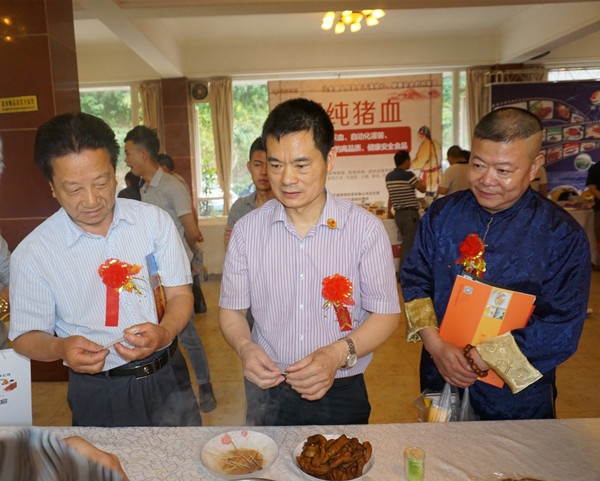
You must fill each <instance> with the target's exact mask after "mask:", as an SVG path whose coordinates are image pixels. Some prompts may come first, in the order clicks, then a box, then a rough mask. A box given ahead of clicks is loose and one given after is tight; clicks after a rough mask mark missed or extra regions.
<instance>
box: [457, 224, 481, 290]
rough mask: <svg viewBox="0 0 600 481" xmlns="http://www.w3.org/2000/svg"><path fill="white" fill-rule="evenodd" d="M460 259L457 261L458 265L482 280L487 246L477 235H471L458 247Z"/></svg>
mask: <svg viewBox="0 0 600 481" xmlns="http://www.w3.org/2000/svg"><path fill="white" fill-rule="evenodd" d="M458 250H459V252H460V257H459V258H458V259H457V260H456V263H457V264H462V265H463V266H464V267H465V272H466V273H467V274H471V273H472V274H473V275H474V276H475V277H479V278H480V279H481V278H482V277H483V273H484V272H485V261H484V260H483V254H484V253H485V244H484V243H483V241H482V240H481V238H480V237H479V236H478V235H477V234H469V235H468V236H467V237H466V238H465V240H464V241H462V242H461V243H460V245H459V246H458Z"/></svg>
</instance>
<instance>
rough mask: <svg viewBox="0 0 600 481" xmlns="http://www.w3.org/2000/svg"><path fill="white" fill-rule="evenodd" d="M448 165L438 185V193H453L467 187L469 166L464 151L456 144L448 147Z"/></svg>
mask: <svg viewBox="0 0 600 481" xmlns="http://www.w3.org/2000/svg"><path fill="white" fill-rule="evenodd" d="M446 156H447V158H448V162H449V163H450V167H448V168H447V169H446V172H444V175H442V180H441V181H440V186H439V187H438V194H439V195H447V194H453V193H454V192H458V191H459V190H466V189H468V188H469V181H468V180H467V170H468V167H469V159H468V157H466V155H465V151H464V150H462V149H461V148H460V147H459V146H458V145H453V146H452V147H450V148H449V149H448V152H447V154H446Z"/></svg>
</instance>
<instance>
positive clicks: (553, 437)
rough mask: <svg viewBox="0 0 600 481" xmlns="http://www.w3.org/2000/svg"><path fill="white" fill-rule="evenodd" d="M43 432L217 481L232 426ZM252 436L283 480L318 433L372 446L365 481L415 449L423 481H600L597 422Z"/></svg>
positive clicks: (142, 468) (159, 480)
mask: <svg viewBox="0 0 600 481" xmlns="http://www.w3.org/2000/svg"><path fill="white" fill-rule="evenodd" d="M16 429H19V428H13V427H8V428H0V435H2V436H5V435H7V434H9V433H10V432H11V431H14V430H16ZM42 429H49V430H51V431H52V432H54V433H56V434H57V435H59V436H61V437H62V436H68V435H75V434H76V435H79V436H82V437H83V438H85V439H87V440H88V441H90V442H91V443H93V444H95V445H96V446H97V447H98V448H100V449H103V450H105V451H109V452H112V453H115V454H117V455H118V456H119V458H120V459H121V463H122V465H123V467H124V469H125V471H126V472H127V474H128V476H129V477H130V480H131V481H164V480H169V481H176V480H181V481H192V480H200V479H203V480H211V479H216V478H214V477H213V476H211V475H210V474H209V473H208V471H207V470H206V469H205V468H204V466H203V464H202V461H201V459H200V452H201V450H202V446H203V445H204V443H206V442H207V441H208V440H209V439H211V438H212V437H213V436H216V435H218V434H221V433H225V432H227V430H228V428H227V427H202V428H82V427H79V428H77V427H60V428H57V427H48V428H42ZM230 429H231V430H237V429H240V428H235V427H234V428H230ZM254 429H255V430H257V431H261V432H264V433H266V434H268V435H269V436H271V437H272V438H273V439H274V440H275V442H276V443H277V444H278V446H279V455H278V457H277V459H276V461H275V463H274V464H273V465H272V466H271V467H270V468H269V469H268V470H267V471H266V472H265V473H264V474H263V475H262V477H263V478H269V479H272V480H278V481H301V480H303V479H305V478H303V476H302V475H301V474H300V473H299V472H298V470H297V469H296V467H295V466H294V465H293V463H292V457H291V454H292V452H293V450H294V448H295V447H296V446H297V445H298V443H300V442H303V441H304V439H305V438H306V437H308V436H309V435H311V434H315V433H324V434H330V433H331V434H342V433H345V434H347V435H349V436H356V437H358V438H359V439H360V440H361V441H364V440H368V441H370V442H371V444H372V445H373V454H374V456H375V464H374V466H373V469H372V470H371V472H370V473H369V475H368V476H366V477H365V478H363V479H364V480H365V481H388V480H389V481H392V480H403V479H405V478H404V461H403V452H404V449H405V448H406V447H408V446H413V445H414V446H419V447H420V448H422V449H423V450H424V451H425V456H426V459H425V480H426V481H445V480H448V481H461V480H465V481H472V480H474V479H477V480H479V479H486V481H488V480H490V479H493V480H498V479H500V478H498V477H494V476H493V475H494V473H502V474H506V475H507V476H508V475H515V474H516V475H519V476H530V477H535V478H539V479H543V480H544V481H598V480H600V419H567V420H535V421H487V422H464V423H445V424H429V423H422V424H421V423H414V424H373V425H362V426H357V425H352V426H287V427H266V428H254ZM490 476H491V477H490Z"/></svg>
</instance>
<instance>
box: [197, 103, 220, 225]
mask: <svg viewBox="0 0 600 481" xmlns="http://www.w3.org/2000/svg"><path fill="white" fill-rule="evenodd" d="M195 109H196V116H195V121H196V122H197V124H196V132H197V133H198V146H197V149H198V152H197V155H196V158H197V159H200V165H199V166H198V167H199V169H198V171H199V174H200V175H199V179H198V180H199V184H200V189H199V195H198V216H200V217H210V216H215V215H222V213H223V191H222V190H221V187H220V186H219V180H218V178H217V163H216V160H215V138H214V135H213V125H212V116H211V108H210V104H209V103H208V102H202V103H197V104H196V105H195Z"/></svg>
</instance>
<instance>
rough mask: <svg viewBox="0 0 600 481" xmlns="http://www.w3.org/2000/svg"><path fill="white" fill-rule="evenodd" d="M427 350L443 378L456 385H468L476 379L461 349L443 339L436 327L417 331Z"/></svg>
mask: <svg viewBox="0 0 600 481" xmlns="http://www.w3.org/2000/svg"><path fill="white" fill-rule="evenodd" d="M419 334H420V335H421V339H423V344H424V346H425V349H426V350H427V352H428V353H429V354H430V355H431V357H432V358H433V362H434V363H435V366H436V367H437V369H438V371H439V373H440V374H441V376H442V377H443V378H444V380H445V381H446V382H447V383H449V384H451V385H452V386H456V387H461V388H465V387H469V386H471V385H472V384H473V383H475V381H477V374H475V373H474V372H473V371H472V370H471V368H470V367H469V363H468V362H467V360H466V359H465V356H464V355H463V352H462V349H459V348H458V347H456V346H455V345H454V344H451V343H449V342H446V341H444V340H443V339H442V338H441V337H440V335H439V334H438V332H437V330H436V329H425V330H423V331H421V332H420V333H419Z"/></svg>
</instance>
